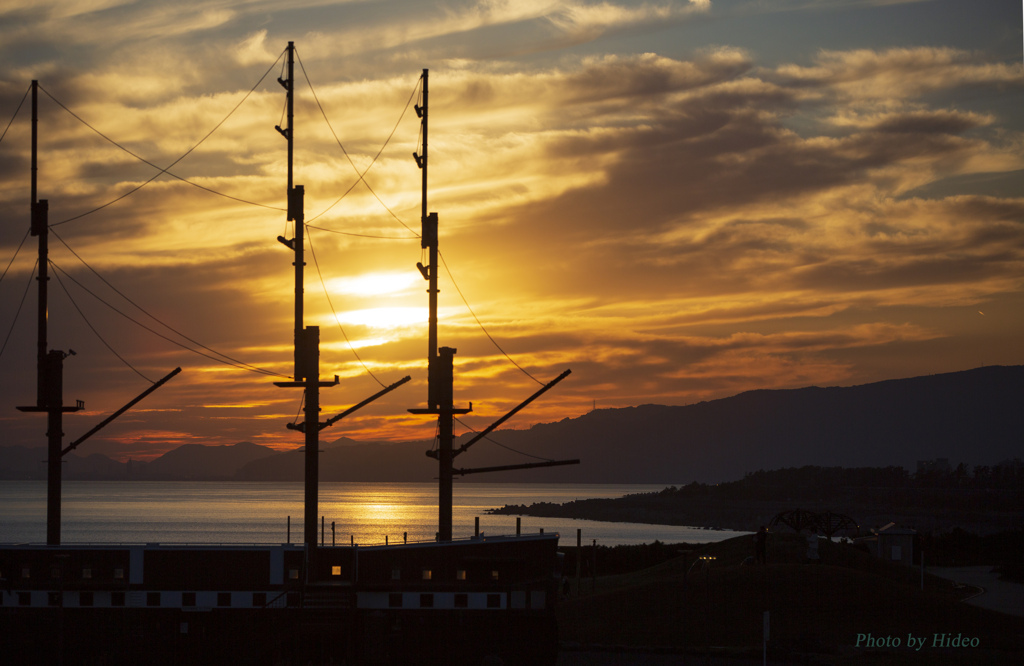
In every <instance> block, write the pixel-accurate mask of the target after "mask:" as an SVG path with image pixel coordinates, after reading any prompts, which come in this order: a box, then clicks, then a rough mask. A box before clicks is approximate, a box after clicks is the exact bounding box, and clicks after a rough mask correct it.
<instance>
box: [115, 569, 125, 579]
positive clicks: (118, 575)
mask: <svg viewBox="0 0 1024 666" xmlns="http://www.w3.org/2000/svg"><path fill="white" fill-rule="evenodd" d="M114 578H116V579H118V580H121V579H122V578H124V569H114Z"/></svg>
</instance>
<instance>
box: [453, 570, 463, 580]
mask: <svg viewBox="0 0 1024 666" xmlns="http://www.w3.org/2000/svg"><path fill="white" fill-rule="evenodd" d="M455 580H466V570H465V569H458V570H456V571H455Z"/></svg>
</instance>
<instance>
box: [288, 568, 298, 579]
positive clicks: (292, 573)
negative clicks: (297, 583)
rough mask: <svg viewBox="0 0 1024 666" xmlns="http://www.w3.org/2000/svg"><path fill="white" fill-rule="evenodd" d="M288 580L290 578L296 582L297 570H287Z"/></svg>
mask: <svg viewBox="0 0 1024 666" xmlns="http://www.w3.org/2000/svg"><path fill="white" fill-rule="evenodd" d="M288 578H290V579H292V580H298V579H299V570H298V569H289V570H288Z"/></svg>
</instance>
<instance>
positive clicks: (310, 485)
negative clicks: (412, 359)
mask: <svg viewBox="0 0 1024 666" xmlns="http://www.w3.org/2000/svg"><path fill="white" fill-rule="evenodd" d="M277 81H278V83H280V84H281V85H282V86H283V87H284V89H285V91H286V93H287V95H288V127H286V128H282V127H280V126H279V125H278V126H275V129H276V130H277V131H278V132H280V133H281V135H282V136H283V137H284V138H285V139H287V140H288V220H289V221H291V220H294V221H295V236H294V237H293V238H291V239H286V238H285V237H283V236H278V237H277V240H278V241H280V242H281V243H282V244H283V245H285V246H286V247H288V248H289V249H291V250H292V251H293V252H294V253H295V262H294V263H293V265H294V266H295V337H294V340H295V376H294V377H293V379H294V381H291V382H274V384H275V385H276V386H281V387H286V388H302V389H303V402H304V405H305V407H304V420H303V422H302V423H300V424H293V423H289V424H287V427H288V428H289V429H291V430H299V431H301V432H302V433H303V434H304V436H305V437H304V443H305V476H304V486H305V498H304V503H305V507H304V514H303V539H304V541H305V544H306V553H307V557H308V558H309V560H311V562H310V564H313V562H312V560H314V559H315V557H316V548H317V539H316V537H317V529H316V528H317V517H318V514H319V510H318V504H319V490H318V484H319V476H320V473H319V469H320V461H319V454H320V448H319V447H320V437H319V435H320V431H321V430H323V429H324V428H326V427H328V426H331V425H333V424H334V423H336V422H337V421H339V420H341V419H343V418H344V417H346V416H348V415H349V414H351V413H353V412H355V411H356V410H358V409H360V408H362V407H364V406H366V405H368V404H370V403H371V402H373V401H374V400H376V399H377V398H380V397H381V396H384V395H386V394H387V393H390V392H391V391H393V390H394V389H396V388H398V387H399V386H401V385H402V384H405V383H406V382H408V381H409V380H410V379H411V378H410V377H405V378H403V379H400V380H399V381H397V382H395V383H394V384H391V385H390V386H387V387H385V388H384V390H382V391H379V392H377V393H376V394H374V395H373V396H371V397H369V398H367V399H365V400H363V401H362V402H360V403H359V404H357V405H355V406H353V407H350V408H349V409H347V410H345V411H344V412H342V413H341V414H338V415H337V416H334V417H332V418H330V419H328V420H327V421H323V422H321V421H320V389H321V388H324V387H328V386H337V385H338V376H337V375H335V376H334V381H320V327H319V326H306V325H305V324H304V322H303V307H302V300H303V291H304V289H303V266H305V261H304V256H305V255H304V245H305V235H304V232H305V212H304V206H305V204H304V198H305V189H304V188H303V186H302V185H293V184H292V175H293V163H294V159H293V158H294V154H295V153H294V144H295V131H294V125H293V123H294V104H295V84H294V81H295V43H294V42H288V80H287V81H285V80H283V79H280V78H279V79H278V80H277ZM313 570H314V567H312V566H310V567H308V568H307V572H310V571H313Z"/></svg>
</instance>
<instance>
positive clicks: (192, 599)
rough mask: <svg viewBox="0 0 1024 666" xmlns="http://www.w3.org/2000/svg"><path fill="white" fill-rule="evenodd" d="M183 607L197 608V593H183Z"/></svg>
mask: <svg viewBox="0 0 1024 666" xmlns="http://www.w3.org/2000/svg"><path fill="white" fill-rule="evenodd" d="M181 605H182V606H195V605H196V593H195V592H182V593H181Z"/></svg>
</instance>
